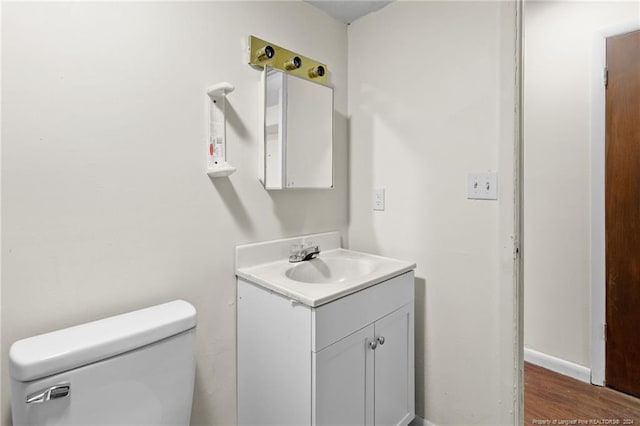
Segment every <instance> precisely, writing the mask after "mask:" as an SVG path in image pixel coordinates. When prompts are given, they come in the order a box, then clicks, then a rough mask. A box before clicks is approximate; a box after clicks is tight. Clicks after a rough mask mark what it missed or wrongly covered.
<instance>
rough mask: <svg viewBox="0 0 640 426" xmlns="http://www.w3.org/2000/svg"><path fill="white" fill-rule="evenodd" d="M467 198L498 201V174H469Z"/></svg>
mask: <svg viewBox="0 0 640 426" xmlns="http://www.w3.org/2000/svg"><path fill="white" fill-rule="evenodd" d="M467 198H468V199H470V200H497V199H498V174H497V173H496V172H491V171H489V172H484V173H469V174H468V175H467Z"/></svg>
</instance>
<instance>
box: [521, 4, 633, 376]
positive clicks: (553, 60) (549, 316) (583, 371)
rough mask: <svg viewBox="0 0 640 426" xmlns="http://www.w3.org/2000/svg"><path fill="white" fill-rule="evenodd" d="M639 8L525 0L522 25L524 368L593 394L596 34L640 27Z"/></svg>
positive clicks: (601, 288) (601, 274)
mask: <svg viewBox="0 0 640 426" xmlns="http://www.w3.org/2000/svg"><path fill="white" fill-rule="evenodd" d="M639 7H640V6H639V5H638V4H637V3H633V2H624V1H620V2H616V1H612V2H586V1H585V2H563V1H525V10H524V18H523V20H524V44H525V47H524V58H523V60H524V76H525V77H524V95H523V96H524V107H523V122H524V179H523V186H524V202H523V209H524V213H523V216H524V217H523V221H524V237H523V238H524V250H523V253H524V294H525V295H524V299H525V302H524V304H525V307H524V344H525V360H528V361H533V362H534V363H536V364H538V365H542V366H544V367H546V368H548V369H551V370H553V371H558V372H561V373H562V374H563V375H565V376H570V377H573V378H576V379H578V380H580V381H583V382H586V383H594V384H600V385H601V384H604V376H605V371H604V366H605V362H604V357H605V349H604V324H605V305H604V303H605V284H604V283H605V259H604V245H605V241H604V218H605V213H604V198H605V197H604V194H605V190H604V173H605V171H604V119H602V123H601V124H598V123H597V120H594V119H592V117H593V116H594V115H595V114H597V113H598V108H597V105H596V101H597V95H594V93H595V94H597V93H598V91H599V90H600V91H602V94H603V95H602V100H601V105H602V108H601V109H602V117H604V107H603V106H604V80H603V64H604V58H603V57H602V58H601V62H600V65H599V68H597V67H595V66H594V63H595V62H597V61H596V59H597V57H598V55H602V54H603V52H604V45H603V43H604V35H603V34H604V33H603V28H613V27H615V28H616V29H617V30H616V31H617V32H614V33H612V32H609V33H608V34H606V35H607V36H609V35H613V34H619V33H622V32H625V31H628V29H629V28H634V29H638V28H640V23H639V22H638V16H640V11H639ZM597 39H599V40H600V42H601V43H602V44H601V46H600V47H599V48H598V47H596V40H597ZM598 49H599V50H598ZM598 85H599V86H598ZM637 114H638V110H636V116H637ZM598 126H600V127H602V128H601V129H599V128H598ZM599 133H601V134H602V138H601V141H600V142H599V144H600V146H597V144H596V143H595V142H592V141H595V140H596V139H597V136H598V134H599ZM598 150H601V153H600V154H598ZM599 162H601V163H602V164H599ZM600 222H601V225H600ZM598 227H600V228H601V229H598ZM600 258H601V259H600ZM599 360H601V361H599Z"/></svg>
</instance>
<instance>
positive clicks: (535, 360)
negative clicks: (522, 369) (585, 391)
mask: <svg viewBox="0 0 640 426" xmlns="http://www.w3.org/2000/svg"><path fill="white" fill-rule="evenodd" d="M524 360H525V361H527V362H530V363H531V364H535V365H539V366H540V367H544V368H546V369H548V370H551V371H555V372H556V373H559V374H564V375H565V376H569V377H573V378H574V379H578V380H580V381H581V382H585V383H591V369H590V368H588V367H584V366H582V365H580V364H575V363H573V362H570V361H566V360H564V359H561V358H556V357H554V356H551V355H547V354H545V353H542V352H538V351H535V350H533V349H529V348H524Z"/></svg>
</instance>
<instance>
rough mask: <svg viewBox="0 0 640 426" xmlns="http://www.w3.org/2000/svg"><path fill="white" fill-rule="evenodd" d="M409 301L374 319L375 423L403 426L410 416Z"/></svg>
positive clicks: (412, 412) (410, 352)
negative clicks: (384, 315)
mask: <svg viewBox="0 0 640 426" xmlns="http://www.w3.org/2000/svg"><path fill="white" fill-rule="evenodd" d="M412 337H413V303H410V304H408V305H405V306H404V307H402V308H400V309H398V310H397V311H395V312H393V313H391V314H389V315H387V316H386V317H384V318H382V319H380V320H378V321H376V323H375V338H376V341H377V343H378V345H377V346H376V349H375V416H374V419H375V424H376V425H377V426H391V425H407V424H409V422H411V420H413V418H414V411H415V407H414V404H415V397H414V386H413V382H414V377H413V375H414V373H413V371H414V370H413V362H414V361H413V338H412Z"/></svg>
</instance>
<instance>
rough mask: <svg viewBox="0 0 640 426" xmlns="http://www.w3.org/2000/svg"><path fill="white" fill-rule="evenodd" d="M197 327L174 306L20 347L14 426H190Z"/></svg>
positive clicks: (15, 349) (13, 366)
mask: <svg viewBox="0 0 640 426" xmlns="http://www.w3.org/2000/svg"><path fill="white" fill-rule="evenodd" d="M195 326H196V310H195V308H194V307H193V306H192V305H191V304H189V303H187V302H185V301H183V300H176V301H173V302H169V303H165V304H162V305H157V306H153V307H150V308H147V309H141V310H139V311H134V312H129V313H126V314H122V315H118V316H114V317H110V318H106V319H103V320H99V321H94V322H90V323H87V324H82V325H79V326H76V327H71V328H66V329H63V330H58V331H54V332H52V333H47V334H42V335H40V336H35V337H30V338H28V339H24V340H20V341H18V342H15V343H14V344H13V345H12V346H11V350H10V353H9V370H10V374H11V392H12V400H11V407H12V414H13V424H14V426H23V425H24V426H26V425H29V426H39V425H47V426H54V425H56V426H62V425H64V426H71V425H77V426H93V425H105V426H106V425H109V426H125V425H126V426H133V425H140V426H142V425H147V426H162V425H166V426H186V425H188V424H189V420H190V416H191V402H192V398H193V386H194V377H195V358H194V338H195Z"/></svg>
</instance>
